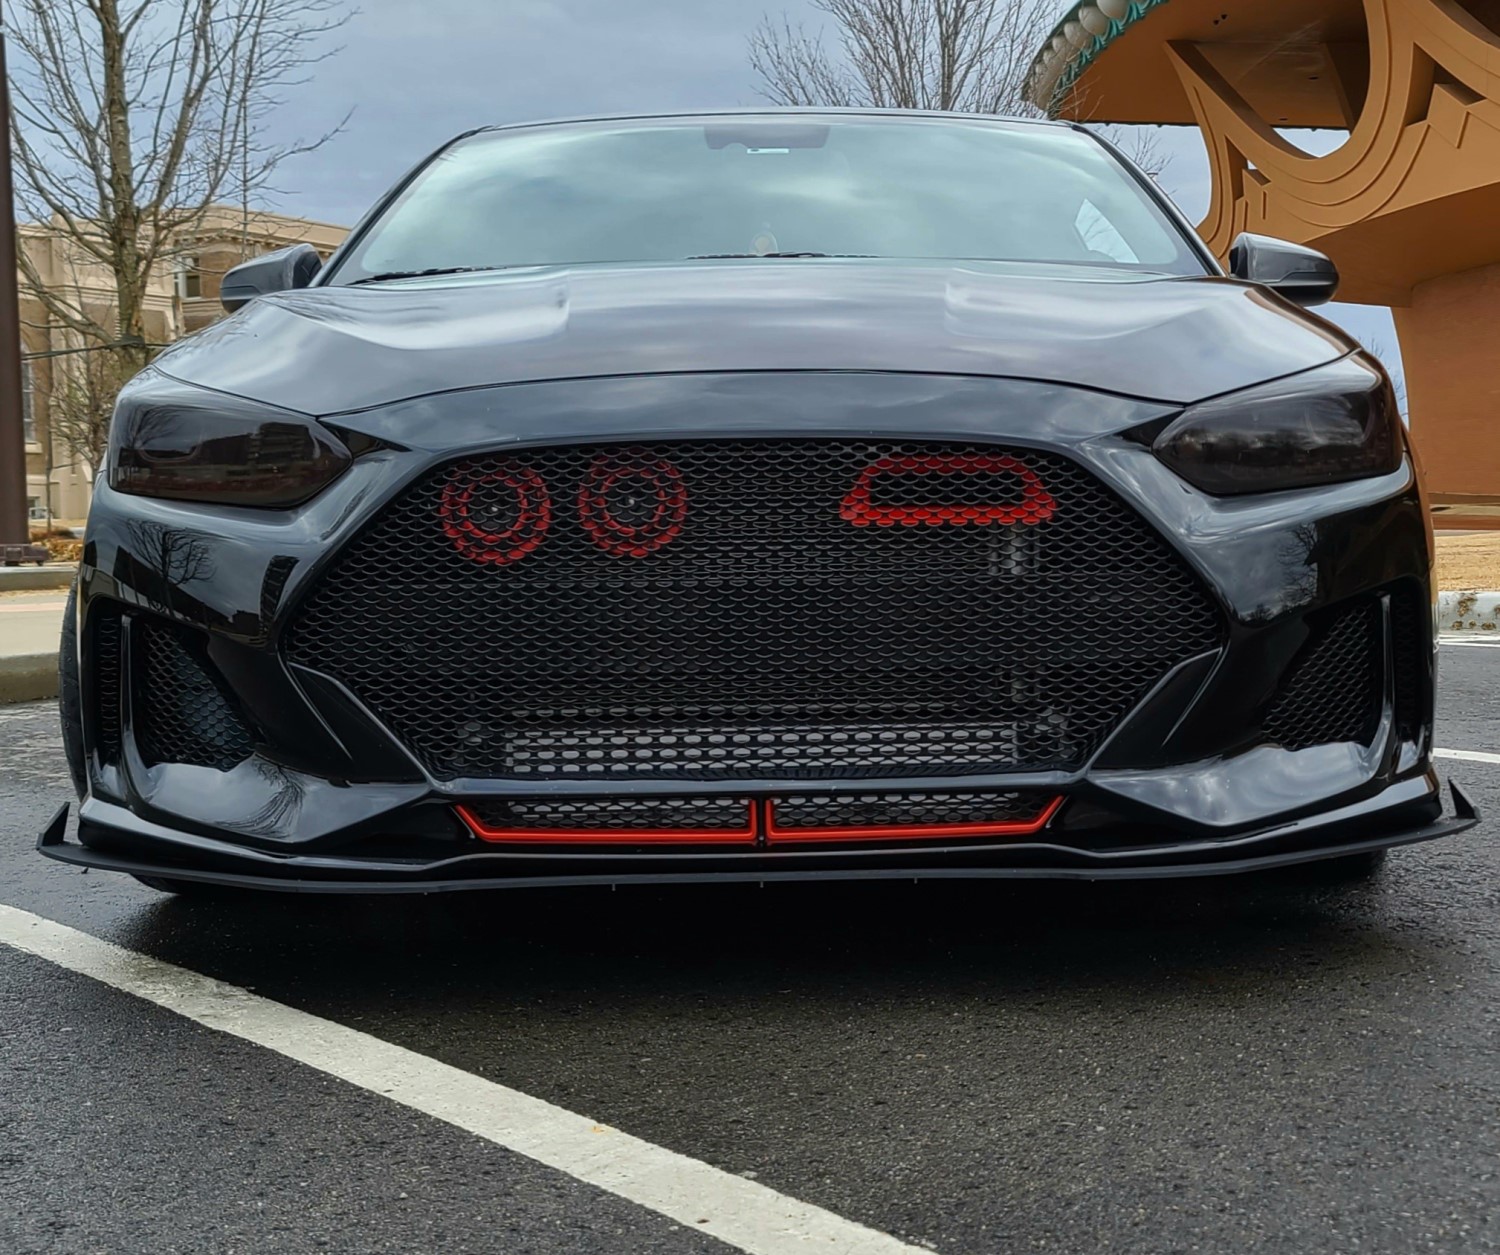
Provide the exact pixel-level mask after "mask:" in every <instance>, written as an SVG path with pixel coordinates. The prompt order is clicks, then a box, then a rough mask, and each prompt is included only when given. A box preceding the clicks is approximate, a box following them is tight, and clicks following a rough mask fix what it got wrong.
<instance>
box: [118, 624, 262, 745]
mask: <svg viewBox="0 0 1500 1255" xmlns="http://www.w3.org/2000/svg"><path fill="white" fill-rule="evenodd" d="M133 641H134V643H135V644H136V645H137V647H138V649H139V652H140V662H139V666H138V667H136V668H132V670H134V671H135V676H136V689H135V692H136V701H135V710H136V711H137V716H138V719H139V740H140V747H141V756H142V758H144V759H145V761H146V764H147V765H148V766H152V765H155V764H157V763H190V764H192V765H194V766H198V767H217V768H218V769H219V770H220V771H228V770H229V769H230V768H231V767H234V766H236V765H237V764H239V763H242V762H244V761H245V759H247V758H249V757H250V755H251V754H252V753H253V752H254V749H255V744H254V742H253V740H252V739H251V736H250V732H249V729H247V728H246V727H245V724H244V722H243V720H242V719H241V718H240V716H239V714H238V713H237V712H236V711H235V709H234V707H232V706H231V705H230V704H229V701H228V700H227V699H226V698H225V696H224V695H223V694H222V693H221V692H220V691H219V686H218V685H217V684H215V683H214V681H213V679H212V678H211V677H210V676H209V674H208V673H207V671H206V670H205V669H204V666H203V664H202V663H200V662H199V661H198V658H197V656H196V655H195V653H194V651H193V650H192V649H191V648H190V646H189V645H188V644H187V640H186V638H185V634H184V633H183V632H181V631H180V630H179V629H178V628H176V627H173V626H172V625H170V624H165V623H157V622H152V621H149V620H148V621H145V622H142V623H140V624H139V627H138V630H137V632H136V633H135V634H134V636H133Z"/></svg>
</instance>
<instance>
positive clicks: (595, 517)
mask: <svg viewBox="0 0 1500 1255" xmlns="http://www.w3.org/2000/svg"><path fill="white" fill-rule="evenodd" d="M578 515H579V518H580V519H582V521H583V526H584V530H585V531H587V532H588V534H589V536H590V537H592V538H593V541H594V543H595V544H596V545H598V546H599V548H600V549H602V550H604V552H605V553H607V554H609V555H610V556H612V557H616V558H627V557H628V558H644V557H645V556H646V555H647V554H648V553H652V552H654V551H655V550H657V549H660V548H661V547H662V546H663V545H665V544H666V543H667V542H668V541H670V540H672V539H673V538H674V537H676V536H677V535H678V534H679V533H680V532H681V531H682V525H683V522H684V521H685V520H686V518H687V485H686V484H685V483H683V480H682V472H681V471H679V470H678V469H677V468H676V467H675V466H673V465H672V464H671V463H670V462H668V461H667V460H666V459H665V458H658V457H652V456H651V455H649V454H646V453H642V452H640V451H638V450H633V449H631V450H626V451H625V452H623V453H601V454H599V456H598V457H596V458H595V459H594V460H593V462H592V463H591V464H590V465H589V469H588V472H587V473H586V474H585V475H584V477H583V484H582V485H581V486H580V487H579V489H578Z"/></svg>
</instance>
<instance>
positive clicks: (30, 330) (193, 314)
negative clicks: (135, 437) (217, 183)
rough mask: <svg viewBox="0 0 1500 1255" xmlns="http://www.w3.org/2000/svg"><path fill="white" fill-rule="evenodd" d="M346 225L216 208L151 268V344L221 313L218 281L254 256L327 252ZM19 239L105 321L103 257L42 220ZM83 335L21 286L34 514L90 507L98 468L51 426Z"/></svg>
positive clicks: (58, 515)
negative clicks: (300, 249) (304, 246)
mask: <svg viewBox="0 0 1500 1255" xmlns="http://www.w3.org/2000/svg"><path fill="white" fill-rule="evenodd" d="M346 234H347V228H345V227H340V226H334V225H332V224H330V223H326V222H312V221H310V220H308V219H306V218H292V217H287V216H285V215H283V214H271V213H251V214H249V215H248V216H247V215H245V214H244V213H243V212H242V211H241V210H239V209H234V208H231V207H229V206H222V207H215V208H214V209H213V210H211V211H210V213H209V216H208V217H207V218H206V219H205V221H204V222H203V223H201V224H200V225H199V227H198V229H196V230H195V231H194V232H193V233H192V235H191V236H187V237H184V238H182V239H181V240H180V241H179V242H178V248H179V249H180V251H179V252H178V253H177V254H176V255H174V256H172V257H170V258H167V259H165V260H164V261H163V262H162V263H161V264H160V265H159V266H158V267H157V269H156V273H155V274H154V275H153V276H152V280H151V284H150V287H149V290H148V292H147V296H146V307H145V335H146V340H147V342H148V343H150V344H153V345H163V344H170V343H171V342H172V341H173V340H177V339H179V338H181V337H182V336H184V335H187V334H189V333H191V332H193V331H197V330H198V329H199V328H201V327H206V326H207V325H208V324H209V323H211V322H213V321H214V320H215V319H218V318H221V317H223V315H224V311H223V308H222V307H221V306H220V304H219V283H220V280H222V279H223V277H224V273H225V272H226V271H227V270H229V269H230V268H231V267H232V266H235V265H237V264H239V262H241V261H243V260H244V259H246V258H247V257H253V256H256V255H258V254H260V253H265V252H269V251H271V250H272V249H277V248H283V247H285V246H287V245H289V244H299V243H304V242H305V243H308V244H311V245H312V246H313V247H314V248H316V249H317V250H318V252H320V253H321V254H322V255H323V256H324V257H327V256H328V254H329V253H331V252H332V251H333V250H334V249H335V248H337V247H338V245H339V244H340V243H341V242H342V241H343V239H344V236H345V235H346ZM17 244H18V247H20V248H22V249H24V250H25V251H26V254H27V256H28V257H29V258H30V259H31V261H32V263H33V265H34V266H35V267H36V269H37V271H38V272H39V274H40V275H41V276H42V279H43V281H44V282H45V283H46V285H47V287H48V289H49V290H50V291H51V292H52V293H53V294H54V296H57V297H60V298H61V299H62V300H63V301H64V302H65V303H66V304H67V305H69V306H71V307H73V308H76V309H79V310H82V311H86V313H87V315H88V317H89V318H91V319H93V320H94V321H96V322H100V323H104V324H105V325H108V323H109V322H110V321H111V314H110V311H111V309H112V307H113V305H114V291H113V285H112V281H111V279H110V276H109V273H108V271H107V270H105V268H104V267H102V266H100V265H99V263H98V262H97V261H94V260H93V259H91V258H84V257H81V256H80V255H79V253H78V250H77V248H76V246H74V245H72V244H71V242H70V241H69V240H67V239H66V238H65V237H64V236H62V235H60V234H58V233H56V232H54V231H50V230H49V229H48V228H46V227H45V226H37V225H23V226H22V227H21V228H20V237H19V239H18V241H17ZM80 347H81V345H80V342H79V340H78V338H77V336H76V335H75V334H73V333H71V332H68V331H66V330H65V329H64V328H62V327H61V326H60V325H58V323H57V322H56V320H54V319H51V318H49V317H48V315H47V313H46V311H45V310H44V309H43V308H42V305H41V303H40V302H39V301H38V300H36V299H35V298H34V297H32V298H28V296H27V295H26V287H25V285H24V284H23V285H22V288H21V352H22V355H23V356H22V364H21V378H22V421H23V423H24V426H25V430H26V496H27V502H28V506H29V508H30V513H31V517H32V520H33V521H34V522H44V521H45V520H47V519H49V518H50V519H53V520H59V521H63V522H69V523H72V522H77V521H80V520H82V519H83V518H84V517H85V516H86V515H87V514H88V508H89V500H90V498H91V496H92V490H93V468H92V467H90V466H89V465H88V463H87V459H86V458H83V457H80V456H79V454H78V452H77V451H76V449H75V448H73V447H70V446H71V445H73V444H75V443H76V441H69V440H68V439H67V438H66V435H65V433H64V432H63V431H62V430H60V428H61V426H62V424H61V422H59V423H58V424H57V426H58V428H59V430H57V431H54V422H53V415H54V413H55V412H56V411H58V410H59V408H60V407H59V402H58V398H60V397H61V396H62V395H63V394H64V390H65V389H67V388H68V387H69V386H70V380H71V381H72V383H71V386H73V387H75V388H76V387H77V386H78V383H77V381H78V380H79V379H80V378H81V376H80V374H79V372H80V370H81V369H82V363H83V362H84V361H85V360H86V355H85V354H81V353H78V352H76V350H77V349H78V348H80Z"/></svg>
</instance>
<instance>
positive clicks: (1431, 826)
mask: <svg viewBox="0 0 1500 1255" xmlns="http://www.w3.org/2000/svg"><path fill="white" fill-rule="evenodd" d="M1449 788H1450V789H1451V791H1452V795H1453V814H1452V815H1451V816H1443V817H1440V818H1437V819H1429V820H1426V821H1424V822H1420V823H1417V824H1412V823H1410V821H1409V820H1408V821H1406V822H1402V821H1401V820H1400V819H1399V818H1398V817H1396V816H1393V815H1386V816H1380V815H1374V816H1372V815H1370V814H1369V813H1368V812H1365V813H1361V814H1349V813H1346V812H1334V813H1333V814H1330V815H1323V816H1317V817H1314V818H1313V819H1311V820H1308V821H1303V822H1301V823H1297V824H1281V825H1277V826H1275V827H1273V828H1270V829H1267V830H1264V831H1260V832H1254V833H1249V834H1245V835H1242V836H1239V837H1235V838H1232V839H1229V840H1219V841H1215V842H1187V843H1177V844H1174V845H1171V846H1163V847H1154V848H1150V849H1140V848H1136V849H1131V850H1116V851H1107V850H1106V851H1100V850H1083V849H1079V848H1076V847H1072V846H1063V845H1057V844H1053V843H1044V842H1027V843H1018V844H1014V845H1007V846H1004V847H988V848H986V849H983V850H975V849H973V848H972V847H971V848H968V849H964V850H958V849H954V848H952V847H950V848H948V849H943V850H934V849H926V848H914V849H911V850H907V851H901V852H899V854H898V855H897V856H896V861H894V862H892V863H882V864H880V865H875V866H872V865H869V864H867V863H862V862H861V861H860V860H857V859H848V860H844V861H840V860H839V858H838V856H837V855H831V856H829V859H828V860H827V861H822V860H820V861H818V862H808V863H803V864H801V865H798V866H789V865H786V864H784V863H783V862H782V861H781V860H780V859H779V858H778V856H775V855H747V856H743V857H745V858H746V859H747V860H748V859H754V860H755V863H754V866H745V867H738V866H723V865H720V866H715V867H711V868H706V867H692V868H682V869H678V870H672V869H668V868H663V867H660V866H657V867H652V868H651V869H650V870H641V871H636V870H627V869H626V868H625V867H623V866H621V862H620V861H616V862H615V863H614V864H612V865H611V866H610V867H609V868H608V869H607V870H601V869H598V867H597V864H585V866H587V867H588V868H589V869H588V870H568V871H558V870H555V868H556V866H557V861H556V860H553V861H552V862H551V866H550V867H549V869H548V870H547V871H545V872H544V873H542V874H529V873H522V874H515V873H514V872H512V871H502V870H500V868H502V867H504V868H513V867H514V866H515V863H514V862H513V861H512V860H511V859H509V858H507V857H506V856H503V855H495V854H468V855H461V856H457V857H454V858H449V859H441V860H436V861H433V862H428V863H412V862H394V861H390V860H358V859H348V858H343V859H335V858H327V857H315V856H292V857H277V856H274V855H269V854H265V853H263V852H260V851H255V850H247V849H245V848H243V847H239V846H234V845H230V844H228V843H226V842H219V841H210V840H208V839H206V838H196V839H195V841H194V844H193V846H192V847H183V846H178V847H177V848H176V849H174V850H173V851H172V852H173V853H177V854H181V855H185V856H186V857H182V858H162V857H155V858H153V857H148V856H137V855H133V854H125V853H117V852H114V851H111V850H104V849H97V848H92V847H89V846H85V845H81V844H74V843H70V842H68V841H67V840H66V832H67V820H68V809H69V808H68V806H67V805H64V806H63V807H62V808H61V809H60V810H59V811H58V812H57V814H56V815H55V816H54V817H53V819H52V821H51V823H49V824H48V825H47V827H46V829H45V830H44V831H43V832H42V834H41V837H40V838H39V839H38V841H37V849H38V850H39V851H40V852H41V853H43V854H45V855H46V856H47V857H48V858H53V859H57V860H58V861H60V862H64V863H71V864H74V865H75V866H80V867H88V868H95V869H98V870H100V871H115V872H123V873H127V874H131V875H136V876H154V877H161V878H166V879H172V880H184V881H193V882H196V883H201V884H209V885H220V886H223V887H225V888H253V889H270V890H278V891H281V892H289V893H445V892H455V891H463V890H473V889H521V888H533V889H543V888H558V887H564V886H570V885H579V886H582V885H666V884H709V883H721V884H744V883H751V884H754V883H773V882H777V881H818V880H824V881H836V880H1159V879H1170V878H1178V877H1193V876H1223V875H1232V874H1237V873H1244V872H1254V871H1264V870H1269V869H1271V868H1276V867H1284V866H1288V865H1291V864H1294V863H1308V862H1316V861H1318V860H1320V859H1329V858H1340V857H1344V856H1347V855H1356V854H1365V853H1370V852H1373V851H1377V850H1384V849H1389V848H1391V847H1393V846H1400V845H1414V844H1417V843H1419V842H1423V841H1433V840H1436V839H1438V838H1440V837H1447V836H1453V835H1456V834H1457V833H1460V832H1464V831H1466V830H1468V829H1470V828H1472V827H1474V826H1475V825H1476V824H1477V823H1478V822H1479V818H1480V816H1479V812H1478V810H1477V808H1476V807H1475V806H1474V804H1473V802H1472V801H1470V800H1469V798H1468V796H1467V795H1466V794H1465V793H1464V791H1463V790H1462V789H1461V788H1460V787H1459V786H1458V785H1457V784H1455V783H1452V782H1450V783H1449ZM1352 809H1353V808H1350V810H1352ZM96 826H97V825H96ZM118 831H120V832H121V833H122V835H128V832H127V830H125V829H120V830H118ZM158 848H160V843H159V842H158ZM957 854H962V855H964V856H965V857H970V858H972V857H973V856H975V855H985V856H988V857H993V858H995V859H997V860H998V861H996V862H994V863H990V862H987V861H985V862H977V863H976V862H964V863H962V864H961V865H959V864H955V862H954V861H952V860H953V858H954V856H955V855H957ZM195 856H196V858H197V859H199V860H201V861H199V862H196V863H195V862H194V861H193V858H194V857H195ZM1007 860H1008V861H1007ZM537 861H538V862H539V863H542V864H543V866H547V865H548V861H547V860H545V859H538V860H537ZM205 864H207V865H205ZM237 864H238V865H239V867H240V868H242V870H240V869H235V870H226V869H225V868H226V866H227V867H230V868H234V867H235V866H236V865H237ZM481 869H486V870H485V871H483V872H481ZM476 872H479V873H480V874H472V873H476Z"/></svg>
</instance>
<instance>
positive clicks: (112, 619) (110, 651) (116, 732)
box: [90, 606, 121, 762]
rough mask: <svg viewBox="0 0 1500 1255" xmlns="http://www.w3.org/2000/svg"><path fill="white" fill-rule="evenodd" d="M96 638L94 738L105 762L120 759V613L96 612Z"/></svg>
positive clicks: (104, 608) (105, 608) (113, 609)
mask: <svg viewBox="0 0 1500 1255" xmlns="http://www.w3.org/2000/svg"><path fill="white" fill-rule="evenodd" d="M90 630H91V631H92V632H93V634H94V639H93V642H92V644H93V649H92V651H91V652H92V653H93V658H94V667H93V672H92V674H93V684H94V691H93V697H92V701H91V705H92V707H93V712H94V738H95V741H96V742H97V744H98V747H99V755H100V757H101V758H103V759H104V761H105V762H118V761H119V758H120V630H121V619H120V612H119V610H118V609H117V608H116V607H114V606H101V607H100V608H99V609H98V610H97V611H95V612H94V618H93V626H92V628H91V629H90Z"/></svg>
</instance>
